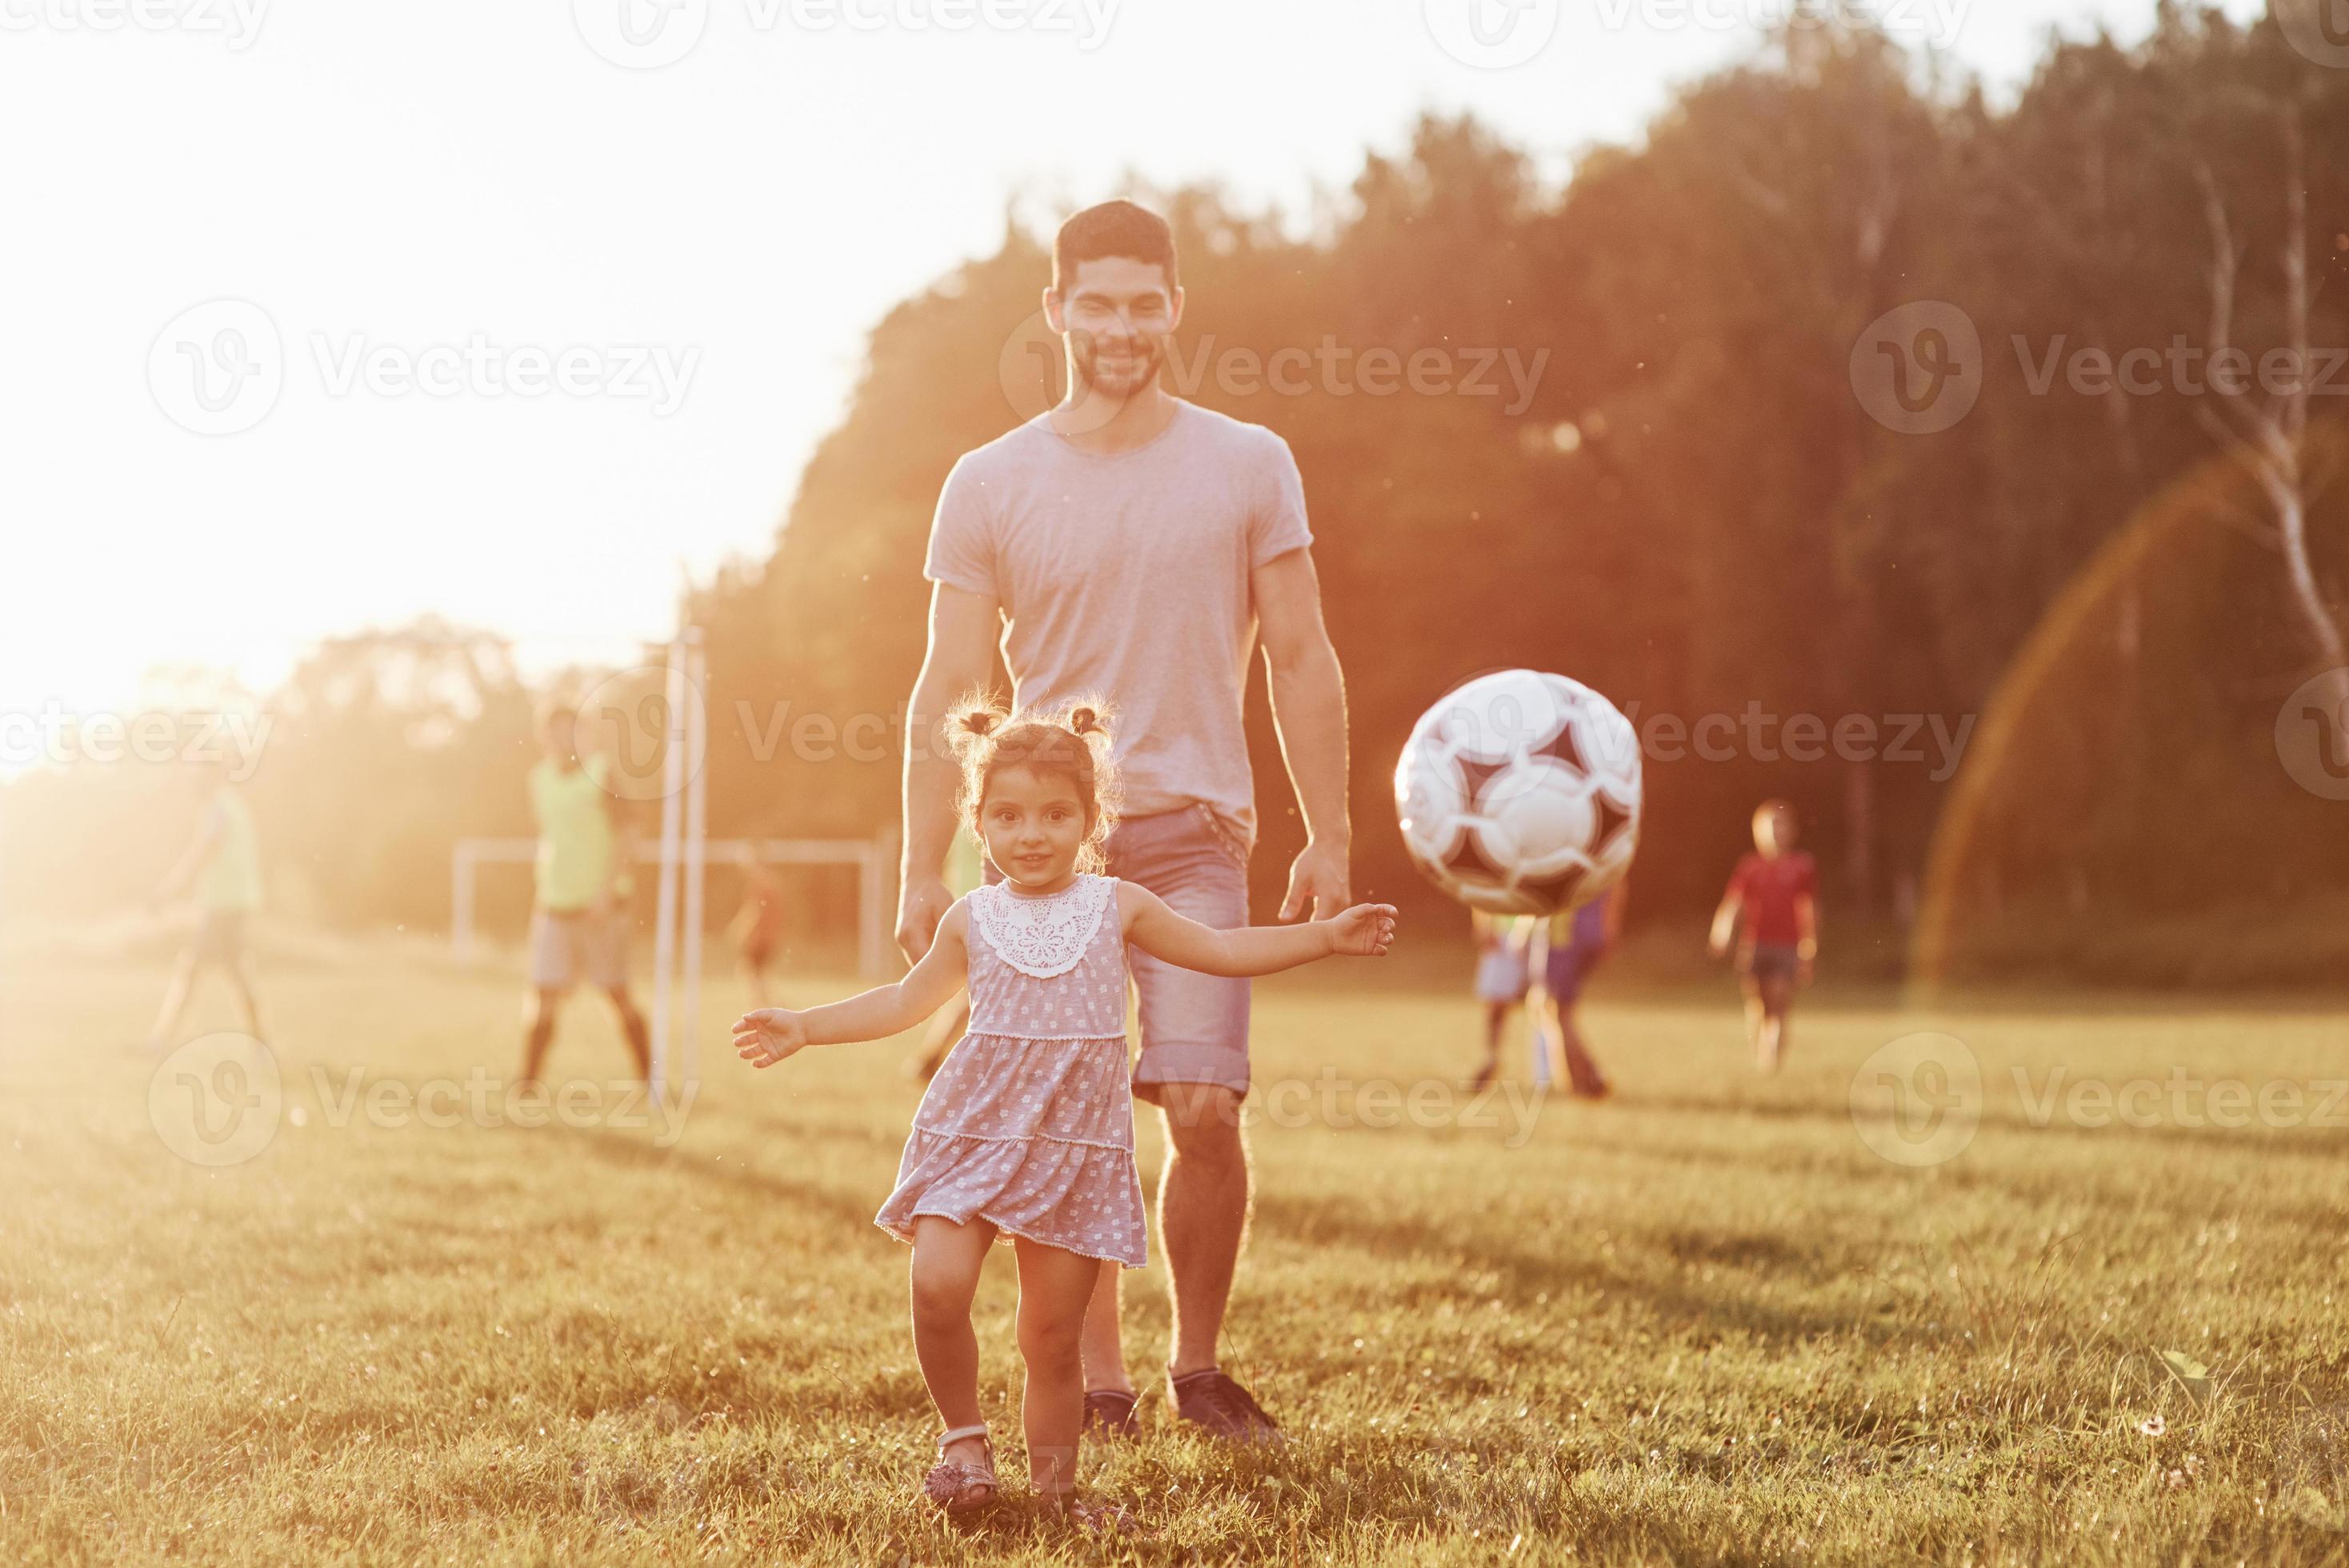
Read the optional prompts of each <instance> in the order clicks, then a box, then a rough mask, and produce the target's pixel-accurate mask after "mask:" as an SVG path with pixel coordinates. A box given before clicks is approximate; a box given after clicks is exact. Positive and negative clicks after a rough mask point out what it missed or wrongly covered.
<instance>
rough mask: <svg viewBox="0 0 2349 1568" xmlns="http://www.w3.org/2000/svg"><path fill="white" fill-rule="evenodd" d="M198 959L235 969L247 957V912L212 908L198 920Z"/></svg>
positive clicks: (196, 941)
mask: <svg viewBox="0 0 2349 1568" xmlns="http://www.w3.org/2000/svg"><path fill="white" fill-rule="evenodd" d="M192 946H193V949H194V952H195V958H196V962H197V963H199V964H217V965H221V966H222V968H226V969H233V968H234V967H235V966H236V965H238V964H240V963H242V962H243V959H244V911H243V910H241V909H208V910H206V911H204V912H203V913H202V914H201V915H199V916H198V917H197V919H196V935H195V941H194V942H193V944H192Z"/></svg>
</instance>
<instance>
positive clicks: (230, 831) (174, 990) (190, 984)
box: [147, 755, 265, 1051]
mask: <svg viewBox="0 0 2349 1568" xmlns="http://www.w3.org/2000/svg"><path fill="white" fill-rule="evenodd" d="M202 766H203V769H204V772H203V775H202V777H203V778H204V780H205V783H206V785H207V786H208V788H209V791H210V793H209V799H207V800H206V801H205V804H204V814H203V824H202V827H201V828H199V829H198V830H197V832H196V837H195V840H194V841H193V842H191V844H189V846H188V848H187V851H186V852H185V853H183V854H181V857H180V859H179V862H178V863H177V864H176V865H174V866H173V867H172V868H171V874H170V875H168V876H166V877H165V878H164V879H163V881H162V883H161V885H160V886H159V887H157V888H156V890H155V892H154V893H153V895H152V896H151V897H150V898H149V899H148V901H147V906H148V908H149V909H150V911H152V910H157V909H160V907H161V906H162V905H163V904H165V903H170V902H171V900H172V899H175V898H177V897H178V896H179V895H180V893H181V891H182V890H183V889H185V888H186V887H187V886H188V885H189V884H190V883H191V882H192V883H193V884H194V885H195V896H196V912H197V913H196V931H195V935H194V936H193V937H192V938H191V940H190V941H189V943H188V945H187V946H186V948H184V949H183V950H182V951H181V954H180V961H179V964H178V965H176V966H175V967H174V968H173V969H172V971H171V984H170V985H168V986H166V987H165V988H164V992H163V1006H162V1007H161V1008H160V1010H159V1011H158V1012H157V1013H156V1015H155V1026H154V1027H153V1029H152V1030H151V1031H150V1033H149V1035H148V1038H147V1044H148V1048H149V1049H150V1050H155V1051H167V1050H170V1049H171V1047H172V1046H173V1045H174V1044H175V1043H177V1041H176V1037H177V1036H178V1034H179V1029H180V1019H181V1015H182V1014H184V1013H185V1012H186V1011H187V1007H188V998H189V997H190V996H191V995H193V994H194V992H195V986H196V976H197V975H198V974H200V973H201V972H202V971H203V970H205V969H208V968H211V969H217V970H219V971H220V972H221V974H222V975H223V976H225V977H226V979H227V980H228V985H229V992H230V994H231V995H233V997H234V998H235V1000H236V1007H237V1016H238V1017H239V1018H240V1019H241V1020H242V1021H243V1025H244V1032H245V1033H246V1034H247V1035H249V1036H251V1037H253V1038H254V1040H255V1041H256V1042H262V1043H265V1042H264V1040H263V1036H262V1032H261V1003H260V1000H259V998H258V997H257V996H256V995H254V988H253V975H252V974H251V972H250V971H249V970H248V969H247V968H246V967H245V962H244V928H245V923H246V921H247V919H248V918H249V917H250V916H251V915H252V914H253V913H254V911H255V910H257V909H259V908H260V907H261V844H260V841H259V839H258V838H257V837H256V836H255V835H254V828H253V811H252V809H251V808H250V807H248V806H247V805H246V804H245V801H244V795H243V791H241V790H240V789H237V787H236V777H235V774H234V771H233V765H232V762H231V760H230V758H228V757H227V756H226V755H223V756H222V758H220V759H219V760H218V761H217V762H212V763H206V764H203V765H202Z"/></svg>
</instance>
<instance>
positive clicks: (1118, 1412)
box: [1083, 1388, 1142, 1438]
mask: <svg viewBox="0 0 2349 1568" xmlns="http://www.w3.org/2000/svg"><path fill="white" fill-rule="evenodd" d="M1141 1403H1142V1401H1141V1399H1140V1398H1138V1397H1137V1396H1135V1395H1133V1394H1128V1393H1126V1392H1124V1391H1123V1390H1122V1389H1118V1388H1088V1389H1086V1390H1085V1424H1084V1428H1083V1431H1084V1434H1085V1436H1087V1437H1089V1438H1138V1437H1140V1436H1141V1435H1142V1424H1141V1423H1140V1422H1138V1421H1136V1420H1135V1419H1134V1418H1133V1409H1134V1407H1135V1406H1137V1405H1139V1404H1141Z"/></svg>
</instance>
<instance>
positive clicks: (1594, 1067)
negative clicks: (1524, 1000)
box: [1534, 882, 1629, 1099]
mask: <svg viewBox="0 0 2349 1568" xmlns="http://www.w3.org/2000/svg"><path fill="white" fill-rule="evenodd" d="M1628 889H1629V884H1628V883H1627V882H1617V883H1616V884H1615V885H1614V886H1613V887H1611V888H1609V889H1608V890H1607V892H1603V893H1601V894H1599V897H1597V898H1594V899H1592V900H1591V901H1590V902H1589V903H1586V904H1584V905H1583V906H1582V907H1581V908H1579V909H1573V910H1568V911H1567V912H1566V913H1563V914H1554V915H1552V916H1550V917H1549V920H1548V922H1547V928H1546V929H1547V943H1546V944H1545V945H1544V949H1543V955H1542V965H1541V985H1540V987H1539V994H1538V995H1537V999H1536V1002H1535V1008H1534V1016H1535V1020H1536V1024H1535V1030H1534V1049H1535V1052H1536V1059H1537V1063H1538V1064H1539V1065H1538V1066H1537V1069H1536V1071H1535V1074H1534V1081H1535V1083H1536V1084H1537V1085H1538V1086H1540V1087H1541V1088H1548V1087H1549V1085H1550V1084H1551V1083H1552V1082H1553V1081H1555V1078H1556V1069H1555V1068H1554V1067H1553V1066H1552V1064H1551V1062H1550V1061H1549V1059H1548V1057H1547V1053H1548V1051H1549V1049H1550V1048H1551V1045H1550V1043H1551V1042H1553V1041H1554V1042H1556V1047H1555V1048H1556V1051H1557V1063H1558V1064H1559V1065H1562V1066H1563V1067H1564V1068H1565V1069H1566V1081H1567V1087H1568V1089H1569V1091H1570V1092H1572V1093H1573V1095H1574V1096H1575V1097H1576V1098H1577V1099H1606V1098H1607V1097H1608V1096H1609V1095H1610V1094H1612V1093H1614V1092H1615V1091H1614V1088H1613V1087H1612V1086H1610V1085H1609V1083H1608V1081H1607V1075H1606V1074H1605V1073H1602V1072H1600V1071H1599V1062H1598V1060H1597V1058H1595V1057H1592V1056H1591V1054H1590V1047H1589V1045H1588V1042H1587V1041H1585V1040H1584V1039H1583V1037H1582V1024H1581V1020H1580V1019H1579V1018H1578V1016H1577V1015H1576V1008H1577V1006H1578V1004H1579V1003H1580V1002H1581V1000H1582V986H1583V983H1584V982H1585V981H1587V980H1588V979H1589V978H1590V975H1591V972H1592V971H1593V970H1595V969H1597V968H1598V967H1599V965H1600V964H1601V963H1603V962H1605V960H1606V958H1607V955H1608V954H1610V953H1612V952H1614V951H1615V944H1616V943H1617V942H1619V940H1621V938H1622V935H1623V904H1624V901H1625V899H1626V897H1627V895H1628Z"/></svg>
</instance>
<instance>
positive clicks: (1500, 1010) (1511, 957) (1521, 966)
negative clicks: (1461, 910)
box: [1468, 909, 1539, 1088]
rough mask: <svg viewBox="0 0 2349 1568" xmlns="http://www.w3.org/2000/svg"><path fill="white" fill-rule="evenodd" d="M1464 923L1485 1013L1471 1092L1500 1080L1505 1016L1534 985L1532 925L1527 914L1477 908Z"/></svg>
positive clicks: (1507, 1023) (1510, 1012)
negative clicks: (1480, 1058)
mask: <svg viewBox="0 0 2349 1568" xmlns="http://www.w3.org/2000/svg"><path fill="white" fill-rule="evenodd" d="M1468 920H1469V924H1470V926H1471V927H1472V928H1473V929H1474V931H1475V936H1476V1000H1477V1001H1478V1002H1480V1003H1482V1004H1483V1005H1484V1008H1485V1065H1484V1066H1482V1067H1480V1068H1477V1069H1476V1077H1475V1080H1474V1081H1473V1083H1472V1084H1471V1086H1470V1087H1472V1088H1485V1087H1486V1086H1487V1085H1489V1084H1491V1083H1492V1082H1493V1080H1494V1079H1495V1078H1499V1077H1500V1076H1501V1037H1502V1036H1503V1035H1504V1034H1505V1033H1506V1032H1507V1030H1508V1026H1509V1015H1510V1014H1512V1013H1514V1012H1516V1010H1517V1009H1518V1008H1519V1007H1521V1006H1524V1005H1525V1000H1526V992H1527V990H1529V989H1530V988H1531V986H1532V985H1533V969H1532V954H1531V951H1530V950H1531V948H1532V945H1533V935H1534V920H1533V917H1532V916H1530V915H1516V914H1487V913H1485V912H1484V911H1483V910H1481V909H1476V910H1470V911H1469V912H1468ZM1536 1054H1537V1056H1538V1055H1539V1045H1538V1042H1537V1046H1536Z"/></svg>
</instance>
